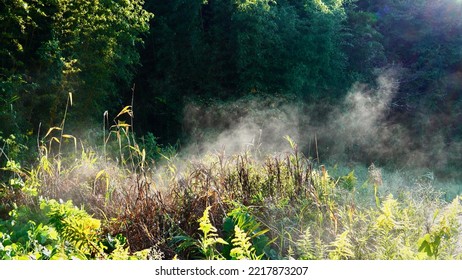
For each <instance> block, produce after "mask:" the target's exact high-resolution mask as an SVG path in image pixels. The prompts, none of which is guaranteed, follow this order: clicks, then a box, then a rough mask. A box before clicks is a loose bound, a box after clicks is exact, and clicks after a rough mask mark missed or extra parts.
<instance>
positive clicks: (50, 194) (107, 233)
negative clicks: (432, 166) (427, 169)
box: [0, 107, 462, 259]
mask: <svg viewBox="0 0 462 280" xmlns="http://www.w3.org/2000/svg"><path fill="white" fill-rule="evenodd" d="M123 114H128V115H130V114H131V111H130V107H127V108H125V109H124V111H123V112H122V113H121V114H119V115H118V117H119V116H121V115H123ZM114 123H115V124H114V125H113V126H111V127H110V128H109V133H108V134H106V133H105V135H104V137H105V138H104V147H103V148H102V149H101V150H102V151H101V152H96V151H93V150H91V149H90V148H87V147H83V145H82V147H80V148H76V145H74V144H75V143H76V141H74V140H76V139H75V138H73V137H71V136H70V135H67V136H66V134H64V133H63V128H64V123H63V124H62V126H61V127H57V128H54V130H55V131H50V132H49V133H48V135H47V137H48V138H46V139H44V141H42V143H41V145H40V150H41V156H40V158H39V160H38V162H37V163H36V164H35V165H34V166H33V167H32V168H31V169H25V168H21V167H20V166H19V164H17V163H15V162H14V160H13V159H10V158H9V161H8V164H7V166H6V167H5V168H3V170H4V171H5V172H8V174H9V175H8V176H9V179H10V180H9V181H8V182H7V183H3V184H2V186H1V192H0V200H1V202H2V209H1V217H2V220H1V223H0V229H1V236H0V245H1V247H0V256H1V257H2V258H3V259H11V258H13V259H14V258H25V259H53V258H87V259H88V258H90V259H91V258H98V259H130V258H132V259H133V258H134V259H140V258H157V259H158V258H166V259H171V258H181V259H202V258H207V259H249V258H250V259H287V258H295V259H435V258H436V259H459V258H461V257H462V254H461V253H462V252H461V248H460V246H459V243H460V228H459V227H460V225H459V219H460V214H461V211H462V208H461V203H460V202H461V201H460V198H459V197H456V198H455V199H454V200H453V201H452V203H448V202H446V201H445V200H443V199H442V195H441V193H439V192H437V191H436V190H435V189H434V188H433V187H432V186H431V185H430V184H428V183H425V182H423V181H418V182H417V181H416V183H414V184H413V185H412V188H410V187H403V188H395V189H394V190H393V191H390V188H389V189H388V190H387V189H385V188H384V187H383V186H382V184H383V178H382V173H381V170H380V169H379V168H377V167H375V166H374V165H371V166H370V167H369V169H368V178H367V179H366V180H364V181H363V182H359V181H358V179H357V178H356V176H355V174H354V172H353V171H351V172H350V173H345V174H342V175H337V176H331V175H329V173H328V170H326V168H325V167H324V166H323V165H317V164H315V163H313V162H312V161H311V160H310V159H308V158H306V157H305V156H304V155H302V154H301V153H299V151H298V149H297V145H296V143H294V141H293V140H292V139H290V138H289V137H286V140H287V145H290V147H291V149H292V152H290V153H285V154H280V155H274V156H268V157H266V158H264V159H263V160H261V159H258V160H257V159H256V158H255V157H253V154H252V152H250V151H247V152H243V153H241V154H235V155H230V156H225V154H224V153H210V154H207V155H205V156H203V157H202V158H200V159H197V160H185V159H179V158H177V157H175V156H171V157H168V156H166V155H164V154H162V153H160V154H161V155H162V157H163V159H162V160H158V162H157V163H153V162H149V160H150V159H153V157H150V156H149V155H147V151H146V149H145V146H143V145H141V144H140V145H138V144H137V141H136V139H135V137H134V136H133V134H132V133H131V131H130V125H126V124H125V123H123V122H119V121H117V120H116V121H115V122H114ZM53 133H58V135H56V136H53ZM66 140H67V141H66ZM67 146H68V147H67ZM69 147H70V148H69ZM111 147H112V148H111ZM114 147H115V148H114ZM67 148H69V149H67ZM55 151H59V152H55ZM66 151H69V152H66ZM111 151H112V152H111ZM114 151H115V152H114ZM77 154H78V156H76V155H77ZM70 200H72V203H71V202H69V201H70ZM58 201H60V202H58ZM64 201H68V202H67V203H65V202H64ZM74 205H76V206H78V207H81V208H80V209H77V208H74Z"/></svg>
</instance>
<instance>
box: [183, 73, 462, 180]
mask: <svg viewBox="0 0 462 280" xmlns="http://www.w3.org/2000/svg"><path fill="white" fill-rule="evenodd" d="M400 73H401V70H400V69H399V68H397V67H389V68H386V69H382V70H381V71H378V74H377V76H376V80H375V81H372V82H371V83H370V84H364V83H355V84H354V85H352V87H351V89H350V90H349V91H348V92H347V93H346V94H345V96H344V98H343V100H342V101H341V102H338V103H336V104H308V105H302V104H301V102H297V100H296V98H284V97H277V96H276V97H274V96H259V97H252V98H244V99H240V100H237V101H235V102H230V103H222V102H220V103H211V104H208V105H199V104H193V103H191V104H188V105H187V106H186V107H185V109H184V116H185V119H184V124H183V125H184V127H185V129H186V132H187V133H188V135H189V136H190V143H189V144H188V145H187V146H186V147H185V148H184V149H183V153H184V154H186V155H188V156H191V155H193V156H200V155H203V154H206V153H213V152H224V153H225V154H227V155H233V154H236V153H242V152H245V151H253V152H254V154H255V155H256V156H257V157H261V158H263V157H264V156H266V155H273V154H280V153H287V152H291V147H290V145H289V143H288V141H287V140H286V139H285V136H289V137H290V138H292V139H294V141H295V142H296V143H297V145H298V148H299V151H301V152H303V154H304V155H305V156H307V157H309V158H311V159H312V160H313V161H315V162H320V163H331V164H336V163H340V164H342V165H349V166H355V165H358V164H359V165H363V166H369V165H371V164H373V163H374V164H375V165H378V166H386V167H389V168H392V169H400V168H406V169H418V168H423V169H426V170H430V171H432V172H433V171H435V172H436V173H439V174H441V176H442V177H446V175H448V176H450V175H451V174H443V173H445V172H446V171H443V170H444V169H445V168H447V167H448V165H449V164H451V162H454V161H455V160H457V155H459V154H460V152H461V147H462V145H461V143H458V142H455V141H454V142H448V141H447V140H445V138H444V137H443V135H441V134H439V133H438V132H436V131H432V132H431V134H428V133H426V134H424V135H415V133H413V132H412V131H411V129H410V128H409V124H406V123H400V122H399V121H396V120H395V119H396V118H394V111H393V106H394V104H393V102H394V98H395V97H396V96H397V94H399V86H400V80H399V78H400ZM319 107H322V109H319ZM417 136H418V137H417ZM455 174H456V173H455ZM452 175H454V174H452Z"/></svg>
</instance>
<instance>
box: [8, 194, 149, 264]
mask: <svg viewBox="0 0 462 280" xmlns="http://www.w3.org/2000/svg"><path fill="white" fill-rule="evenodd" d="M100 230H101V229H100V221H99V220H97V219H94V218H92V217H91V216H90V215H89V214H87V213H86V212H85V211H84V210H83V209H78V208H76V207H75V206H74V205H73V204H72V202H71V201H67V202H66V203H59V202H57V201H55V200H44V199H42V200H41V201H40V208H39V209H31V208H28V207H25V206H22V207H17V208H15V209H14V210H12V211H11V212H10V218H9V219H8V220H5V221H1V222H0V258H1V259H4V260H5V259H33V260H50V259H90V258H98V259H102V258H104V259H125V260H127V259H146V257H147V253H148V252H147V251H143V252H137V253H136V254H133V255H132V254H130V253H129V251H128V247H127V246H126V245H127V244H126V239H124V238H123V237H122V236H120V235H119V236H117V237H116V238H112V237H111V236H108V238H107V239H103V238H102V237H101V235H100V234H101V232H100ZM104 244H106V245H104Z"/></svg>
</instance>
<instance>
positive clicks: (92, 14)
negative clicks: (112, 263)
mask: <svg viewBox="0 0 462 280" xmlns="http://www.w3.org/2000/svg"><path fill="white" fill-rule="evenodd" d="M461 14H462V3H460V2H458V1H453V0H418V1H410V0H409V1H402V0H400V1H398V0H380V1H369V0H146V1H142V0H113V1H109V0H106V1H96V0H82V1H71V0H8V1H6V0H3V1H0V20H1V27H0V28H1V36H0V43H1V44H0V57H1V64H0V93H1V97H0V118H1V122H0V130H1V131H3V133H4V134H5V135H7V134H9V133H25V132H26V131H33V132H36V130H37V127H38V123H39V122H42V125H44V126H48V127H49V126H52V125H54V124H56V123H57V122H59V121H60V120H61V117H62V112H63V110H64V107H65V102H66V98H67V96H68V94H69V92H72V93H73V98H74V102H73V103H74V109H73V110H72V111H71V116H70V118H71V119H73V120H74V123H76V124H78V123H79V122H82V121H84V120H85V121H89V120H97V119H101V116H102V114H103V112H104V111H105V110H109V111H111V110H112V111H115V110H117V109H120V108H121V107H122V106H123V105H127V104H130V100H131V98H132V94H133V92H132V86H133V84H135V85H136V87H135V89H134V95H135V98H134V100H135V104H134V105H135V106H134V110H135V116H136V117H135V118H136V124H137V127H136V128H137V129H138V132H139V133H140V134H142V133H146V132H147V131H152V132H153V133H154V134H155V135H156V136H159V137H160V138H161V140H162V141H164V142H174V141H175V140H176V139H178V138H180V137H183V136H185V135H183V134H182V123H183V119H184V116H183V111H182V110H183V107H184V105H185V104H187V103H188V102H192V101H194V102H202V103H207V102H210V101H211V100H222V101H225V100H235V99H238V98H241V97H243V96H253V95H260V94H268V95H281V96H291V97H292V98H295V99H297V100H300V101H303V102H310V103H313V102H337V101H339V100H341V98H342V97H343V96H344V95H345V94H346V93H347V91H348V89H350V88H351V86H352V84H353V83H354V82H358V81H359V82H367V83H371V82H373V80H374V77H375V73H376V70H377V69H380V68H383V67H386V66H387V65H391V64H392V65H395V66H399V68H400V69H401V71H400V74H399V83H400V87H399V92H398V93H397V95H396V97H395V99H394V100H393V102H392V105H391V108H390V116H391V117H392V118H394V119H396V120H397V121H402V122H404V123H406V124H407V125H408V126H409V127H410V128H411V129H412V130H413V131H414V132H415V133H416V136H418V135H421V137H422V138H424V135H427V133H428V132H431V131H434V130H435V129H437V130H438V131H441V132H442V133H443V135H444V137H445V139H446V141H452V140H454V139H456V138H460V137H461V135H462V131H461V127H460V125H458V124H459V123H460V122H461V121H462V102H461V100H462V98H461V93H462V90H461V89H462V82H461V80H462V79H461V76H462V17H461V16H460V15H461ZM153 15H154V16H153ZM422 141H425V139H422Z"/></svg>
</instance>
